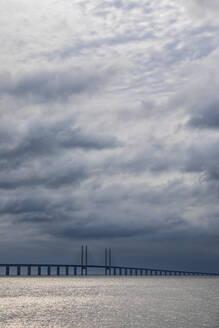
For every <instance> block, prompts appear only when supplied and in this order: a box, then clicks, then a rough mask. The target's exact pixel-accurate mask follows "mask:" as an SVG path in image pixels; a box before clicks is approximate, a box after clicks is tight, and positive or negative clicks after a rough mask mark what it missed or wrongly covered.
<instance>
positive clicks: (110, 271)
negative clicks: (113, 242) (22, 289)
mask: <svg viewBox="0 0 219 328" xmlns="http://www.w3.org/2000/svg"><path fill="white" fill-rule="evenodd" d="M0 268H1V272H0V276H12V275H13V276H77V275H81V276H87V275H88V270H89V269H96V270H97V269H98V270H101V273H104V274H105V275H106V276H107V275H109V276H110V275H113V276H117V275H119V276H133V275H135V276H219V273H210V272H197V271H196V272H195V271H185V270H183V271H182V270H169V269H168V270H167V269H157V268H148V267H132V266H118V265H112V252H111V248H108V249H107V248H105V263H104V265H91V264H88V247H87V246H85V247H84V246H82V247H81V263H80V264H0ZM12 269H13V270H12ZM54 269H55V271H54ZM63 269H64V270H63Z"/></svg>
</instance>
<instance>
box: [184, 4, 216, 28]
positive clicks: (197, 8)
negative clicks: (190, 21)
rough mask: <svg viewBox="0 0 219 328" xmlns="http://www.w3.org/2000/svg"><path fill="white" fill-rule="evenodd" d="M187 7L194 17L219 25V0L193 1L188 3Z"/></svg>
mask: <svg viewBox="0 0 219 328" xmlns="http://www.w3.org/2000/svg"><path fill="white" fill-rule="evenodd" d="M186 6H188V7H189V9H190V10H191V11H192V13H193V15H195V16H197V17H199V18H201V19H202V20H206V19H208V20H212V19H214V22H215V23H216V24H217V17H218V14H219V4H218V1H217V0H191V1H186Z"/></svg>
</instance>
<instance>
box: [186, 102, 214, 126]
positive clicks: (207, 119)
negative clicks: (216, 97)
mask: <svg viewBox="0 0 219 328" xmlns="http://www.w3.org/2000/svg"><path fill="white" fill-rule="evenodd" d="M197 106H198V104H197ZM199 106H200V107H199V108H197V109H191V112H192V114H191V118H190V120H189V122H188V125H189V126H190V127H194V128H200V129H219V101H217V102H213V103H211V99H209V104H205V106H203V105H202V104H200V105H199Z"/></svg>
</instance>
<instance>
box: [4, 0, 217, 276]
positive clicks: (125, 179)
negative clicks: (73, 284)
mask: <svg viewBox="0 0 219 328" xmlns="http://www.w3.org/2000/svg"><path fill="white" fill-rule="evenodd" d="M0 3H1V14H0V40H1V52H0V115H1V116H0V117H1V120H0V168H1V170H0V262H2V263H5V262H7V263H12V262H16V263H22V262H29V263H39V262H40V263H69V264H70V263H78V262H79V259H80V247H81V245H82V244H87V245H88V247H89V259H88V261H89V263H90V264H95V263H97V264H101V263H104V248H105V247H111V248H112V264H115V265H119V264H122V265H136V266H137V265H139V266H144V267H155V268H168V269H171V268H172V269H179V270H180V269H182V270H199V271H201V270H203V271H209V272H219V262H218V256H219V204H218V199H219V147H218V144H219V93H218V89H219V65H218V62H219V19H218V17H219V3H218V1H217V0H190V1H187V0H159V1H158V0H131V1H129V0H126V1H125V0H92V1H91V0H86V1H84V0H74V1H71V0H59V1H57V0H47V1H42V0H20V1H15V0H0Z"/></svg>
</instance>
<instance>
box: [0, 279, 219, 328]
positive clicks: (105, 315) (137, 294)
mask: <svg viewBox="0 0 219 328" xmlns="http://www.w3.org/2000/svg"><path fill="white" fill-rule="evenodd" d="M0 327H1V328H3V327H5V328H8V327H9V328H10V327H14V328H26V327H28V328H42V327H46V328H48V327H58V328H61V327H63V328H68V327H71V328H72V327H76V328H88V327H89V328H91V327H95V328H105V327H106V328H123V327H124V328H129V327H133V328H138V327H139V328H140V327H142V328H143V327H146V328H158V327H162V328H218V327H219V278H207V277H206V278H205V277H194V278H191V277H177V278H174V277H59V278H56V277H50V278H48V277H39V278H38V277H27V278H26V277H19V278H16V277H8V278H6V277H3V278H0Z"/></svg>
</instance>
